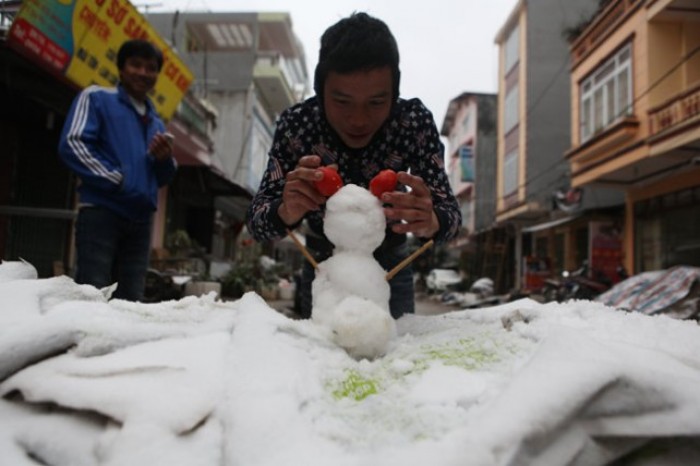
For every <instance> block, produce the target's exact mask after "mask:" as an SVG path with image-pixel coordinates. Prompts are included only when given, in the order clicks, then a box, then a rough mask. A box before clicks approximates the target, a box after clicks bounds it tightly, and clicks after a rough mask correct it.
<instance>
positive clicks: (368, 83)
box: [323, 66, 394, 149]
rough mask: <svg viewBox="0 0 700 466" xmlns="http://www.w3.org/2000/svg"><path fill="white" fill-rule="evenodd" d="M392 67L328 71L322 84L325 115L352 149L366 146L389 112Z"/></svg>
mask: <svg viewBox="0 0 700 466" xmlns="http://www.w3.org/2000/svg"><path fill="white" fill-rule="evenodd" d="M391 78H392V76H391V69H390V68H389V67H388V66H386V67H383V68H377V69H373V70H369V71H356V72H353V73H348V74H339V73H336V72H333V71H331V72H330V73H328V76H327V77H326V81H325V83H324V87H323V96H324V98H323V102H324V110H325V112H326V118H328V122H329V123H330V125H331V127H332V128H333V129H334V130H335V131H336V133H338V135H339V136H340V138H341V139H342V140H343V142H344V143H345V144H346V145H347V146H348V147H350V148H352V149H359V148H362V147H365V146H367V144H369V142H370V140H371V139H372V137H373V136H374V134H375V133H376V132H377V131H378V130H379V128H381V126H382V124H384V121H385V120H386V119H387V118H388V117H389V112H390V111H391V103H392V100H393V98H394V97H393V96H392V79H391Z"/></svg>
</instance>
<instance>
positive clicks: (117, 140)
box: [58, 39, 177, 301]
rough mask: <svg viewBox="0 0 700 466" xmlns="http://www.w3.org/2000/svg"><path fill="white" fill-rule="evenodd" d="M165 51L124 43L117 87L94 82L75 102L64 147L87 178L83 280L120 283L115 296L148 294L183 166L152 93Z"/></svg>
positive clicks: (80, 228) (79, 236)
mask: <svg viewBox="0 0 700 466" xmlns="http://www.w3.org/2000/svg"><path fill="white" fill-rule="evenodd" d="M162 66H163V55H162V53H161V51H160V50H158V49H157V48H156V47H155V46H154V45H153V44H152V43H150V42H148V41H145V40H139V39H135V40H129V41H126V42H124V44H122V46H121V47H120V48H119V51H118V52H117V68H118V70H119V84H118V85H117V87H116V88H105V87H100V86H90V87H88V88H86V89H84V90H83V91H82V92H81V93H80V94H79V95H78V96H77V97H76V99H75V100H74V102H73V104H72V106H71V108H70V111H69V113H68V116H67V118H66V122H65V125H64V127H63V131H62V133H61V138H60V142H59V147H58V153H59V156H60V157H61V159H62V160H63V162H64V163H65V164H66V165H67V166H68V168H69V169H70V170H72V171H73V172H74V173H75V174H76V175H77V176H78V178H79V181H80V184H79V187H78V193H79V212H78V218H77V222H76V231H75V245H76V255H77V264H76V266H77V271H76V276H75V281H76V282H77V283H81V284H89V285H93V286H95V287H97V288H103V287H106V286H109V285H111V284H113V283H115V282H116V283H117V284H118V285H117V289H116V291H115V292H114V294H113V297H114V298H118V299H125V300H129V301H139V300H141V299H142V298H143V293H144V287H145V280H146V271H147V269H148V261H149V254H150V245H151V230H152V223H153V213H154V211H155V210H156V207H157V203H158V198H157V196H158V189H159V188H160V187H161V186H164V185H166V184H167V183H169V182H170V181H171V180H172V178H173V176H174V174H175V171H176V168H177V164H176V163H175V160H174V159H173V157H172V136H170V135H169V134H168V133H166V132H165V124H164V123H163V121H162V120H161V119H160V117H159V116H158V114H157V113H156V111H155V109H154V107H153V103H152V102H151V101H150V99H149V98H148V93H149V92H150V91H151V90H152V89H153V88H154V87H155V84H156V81H157V79H158V74H159V73H160V70H161V67H162Z"/></svg>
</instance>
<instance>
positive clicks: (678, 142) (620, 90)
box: [566, 0, 700, 273]
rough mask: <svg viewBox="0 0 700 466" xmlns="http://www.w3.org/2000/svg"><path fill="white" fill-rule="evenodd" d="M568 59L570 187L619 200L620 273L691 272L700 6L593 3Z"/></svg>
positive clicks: (696, 248)
mask: <svg viewBox="0 0 700 466" xmlns="http://www.w3.org/2000/svg"><path fill="white" fill-rule="evenodd" d="M571 60H572V66H571V149H570V150H569V151H568V152H567V153H566V157H567V159H568V161H569V164H570V167H571V185H572V187H579V188H581V187H586V186H609V187H614V188H616V189H619V190H622V191H623V192H624V193H625V223H624V234H623V252H624V263H625V266H626V267H627V269H628V270H629V271H632V272H635V273H638V272H642V271H647V270H655V269H662V268H667V267H670V266H673V265H680V264H683V265H694V266H700V2H698V1H697V0H610V1H608V2H601V7H600V9H599V10H598V12H597V13H596V14H595V15H594V16H593V17H592V18H591V19H590V21H589V22H587V23H585V24H582V25H581V27H580V33H579V35H578V37H577V38H576V39H575V40H574V42H573V43H572V46H571Z"/></svg>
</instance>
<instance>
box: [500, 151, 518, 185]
mask: <svg viewBox="0 0 700 466" xmlns="http://www.w3.org/2000/svg"><path fill="white" fill-rule="evenodd" d="M517 189H518V148H517V147H516V148H515V149H513V150H512V151H510V152H508V153H507V154H506V157H505V159H504V161H503V197H506V196H509V195H511V194H514V193H515V191H516V190H517Z"/></svg>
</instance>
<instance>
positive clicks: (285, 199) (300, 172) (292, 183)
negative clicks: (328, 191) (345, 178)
mask: <svg viewBox="0 0 700 466" xmlns="http://www.w3.org/2000/svg"><path fill="white" fill-rule="evenodd" d="M319 166H321V157H319V156H318V155H305V156H304V157H302V158H301V159H299V163H298V164H297V166H296V167H295V168H294V170H292V171H290V172H289V173H287V177H286V181H285V184H284V190H283V191H282V204H280V207H279V209H278V211H277V213H278V214H279V216H280V218H281V219H282V221H283V222H284V223H285V224H286V225H293V224H295V223H297V222H298V221H299V220H301V219H302V218H303V217H304V215H306V213H307V212H310V211H313V210H318V209H319V207H320V206H321V205H323V203H325V202H326V198H325V197H324V196H322V195H321V194H320V193H319V192H318V190H317V189H316V187H315V186H314V181H318V180H320V179H322V178H323V173H322V172H321V171H320V170H317V168H318V167H319Z"/></svg>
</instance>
